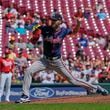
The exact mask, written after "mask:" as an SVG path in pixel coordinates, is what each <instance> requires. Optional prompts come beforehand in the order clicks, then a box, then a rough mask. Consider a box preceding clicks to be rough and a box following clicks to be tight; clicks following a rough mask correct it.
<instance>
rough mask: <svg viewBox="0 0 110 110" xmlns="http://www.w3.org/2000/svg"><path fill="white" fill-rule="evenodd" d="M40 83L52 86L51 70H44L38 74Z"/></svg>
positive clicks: (52, 76)
mask: <svg viewBox="0 0 110 110" xmlns="http://www.w3.org/2000/svg"><path fill="white" fill-rule="evenodd" d="M39 77H40V80H41V83H43V84H54V83H55V82H54V81H55V72H54V71H53V70H45V71H41V72H40V73H39Z"/></svg>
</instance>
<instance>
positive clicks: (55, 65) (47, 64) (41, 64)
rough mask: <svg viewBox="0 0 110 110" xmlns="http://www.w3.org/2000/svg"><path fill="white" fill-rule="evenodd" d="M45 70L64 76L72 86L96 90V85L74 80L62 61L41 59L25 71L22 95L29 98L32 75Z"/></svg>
mask: <svg viewBox="0 0 110 110" xmlns="http://www.w3.org/2000/svg"><path fill="white" fill-rule="evenodd" d="M47 68H48V69H53V70H55V71H56V72H58V73H60V74H62V75H63V76H66V77H67V79H68V81H69V82H71V83H72V84H75V85H78V86H83V87H85V88H87V89H90V90H96V89H97V86H96V85H92V84H90V83H88V82H85V81H84V80H81V79H76V78H74V76H73V75H72V74H71V72H70V71H69V70H68V69H67V68H66V66H65V64H64V62H63V61H62V58H60V59H57V60H48V59H46V58H41V59H40V60H38V61H36V62H34V63H33V64H32V65H31V66H30V67H29V68H27V70H26V71H25V75H24V81H23V93H24V94H25V95H27V96H29V88H30V85H31V81H32V76H33V74H35V73H38V72H39V71H41V70H45V69H47Z"/></svg>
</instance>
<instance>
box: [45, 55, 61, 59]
mask: <svg viewBox="0 0 110 110" xmlns="http://www.w3.org/2000/svg"><path fill="white" fill-rule="evenodd" d="M44 58H46V59H47V60H57V59H59V58H61V57H60V56H57V57H47V56H44Z"/></svg>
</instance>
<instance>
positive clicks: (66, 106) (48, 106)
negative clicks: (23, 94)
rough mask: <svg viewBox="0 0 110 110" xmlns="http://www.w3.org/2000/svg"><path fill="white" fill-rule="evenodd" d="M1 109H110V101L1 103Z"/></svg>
mask: <svg viewBox="0 0 110 110" xmlns="http://www.w3.org/2000/svg"><path fill="white" fill-rule="evenodd" d="M0 110H110V103H107V104H104V103H100V104H96V103H94V104H88V103H87V104H72V103H66V104H0Z"/></svg>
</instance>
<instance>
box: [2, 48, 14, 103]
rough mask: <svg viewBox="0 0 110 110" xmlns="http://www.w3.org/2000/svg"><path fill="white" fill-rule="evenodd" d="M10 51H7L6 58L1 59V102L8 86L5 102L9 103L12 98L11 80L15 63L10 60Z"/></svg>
mask: <svg viewBox="0 0 110 110" xmlns="http://www.w3.org/2000/svg"><path fill="white" fill-rule="evenodd" d="M9 53H10V52H9V50H8V49H7V50H6V51H5V55H4V57H1V58H0V73H1V77H0V102H1V99H2V95H3V93H4V87H5V85H6V89H5V90H6V91H5V101H7V102H9V101H10V100H9V97H10V88H11V79H12V74H13V70H14V61H13V60H12V59H10V58H9Z"/></svg>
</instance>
